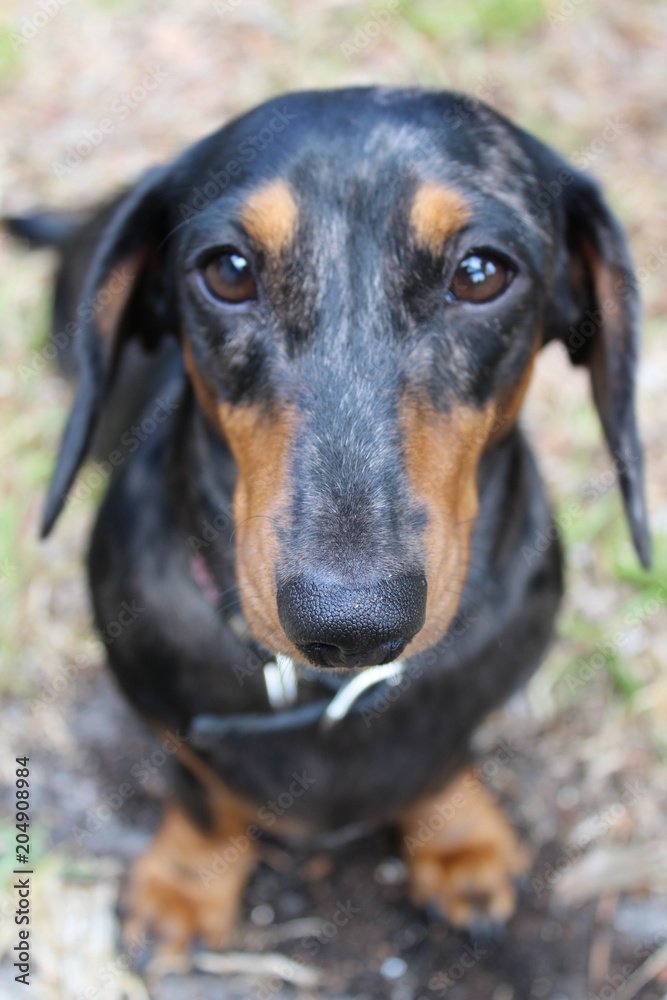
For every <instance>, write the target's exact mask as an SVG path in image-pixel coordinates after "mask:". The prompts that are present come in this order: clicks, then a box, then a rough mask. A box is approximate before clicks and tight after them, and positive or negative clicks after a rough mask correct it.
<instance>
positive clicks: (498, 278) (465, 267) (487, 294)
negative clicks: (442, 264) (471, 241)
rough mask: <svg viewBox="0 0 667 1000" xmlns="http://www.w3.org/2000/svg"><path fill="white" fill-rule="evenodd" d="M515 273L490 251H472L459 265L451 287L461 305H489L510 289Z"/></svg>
mask: <svg viewBox="0 0 667 1000" xmlns="http://www.w3.org/2000/svg"><path fill="white" fill-rule="evenodd" d="M514 274H515V272H514V269H513V268H512V267H511V266H510V265H509V264H508V263H506V261H504V260H503V259H502V257H500V256H499V255H498V254H496V253H493V252H492V251H490V250H473V251H471V252H470V253H469V254H467V256H465V257H464V258H463V260H462V261H461V262H460V263H459V265H458V267H457V268H456V271H455V273H454V277H453V278H452V282H451V284H450V286H449V296H450V297H451V299H452V300H456V301H458V302H476V303H481V302H490V301H491V300H492V299H496V298H498V296H499V295H501V294H502V293H503V292H504V291H505V289H506V288H508V287H509V285H510V283H511V281H512V279H513V278H514Z"/></svg>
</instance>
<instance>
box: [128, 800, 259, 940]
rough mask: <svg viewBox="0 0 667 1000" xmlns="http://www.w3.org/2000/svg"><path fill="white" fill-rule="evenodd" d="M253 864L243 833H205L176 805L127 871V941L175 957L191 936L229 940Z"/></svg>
mask: <svg viewBox="0 0 667 1000" xmlns="http://www.w3.org/2000/svg"><path fill="white" fill-rule="evenodd" d="M256 862H257V855H256V850H255V847H254V844H253V843H252V842H251V841H250V840H249V839H248V838H247V837H236V838H233V837H229V836H228V837H225V836H216V837H211V836H207V835H205V834H203V833H201V831H199V830H198V829H197V828H196V827H195V826H193V824H192V823H191V822H190V820H189V819H188V818H187V817H186V816H185V814H184V813H183V812H182V811H181V810H180V809H179V808H178V807H176V806H173V805H172V806H170V807H169V808H168V810H167V813H166V815H165V818H164V820H163V823H162V826H161V827H160V829H159V831H158V833H157V835H156V837H155V839H154V840H153V842H152V844H151V845H150V847H149V848H148V850H147V851H146V853H145V854H143V855H142V856H141V857H140V858H139V860H138V861H137V862H136V863H135V865H134V868H133V869H132V872H131V875H130V881H129V885H128V889H127V892H126V894H125V897H124V900H123V909H124V910H125V912H126V914H127V916H126V919H125V920H124V923H123V938H124V940H125V942H126V944H128V945H130V944H133V943H136V942H142V948H143V949H144V950H145V951H148V952H151V953H152V954H154V955H159V956H165V955H169V956H172V955H180V954H182V953H183V952H185V951H186V949H187V948H188V946H189V945H190V944H191V943H192V942H193V941H195V940H201V941H203V942H204V944H205V945H206V947H208V948H212V949H218V948H222V947H224V946H225V945H226V944H228V943H229V941H230V938H231V936H232V933H233V930H234V925H235V922H236V917H237V912H238V909H239V905H240V902H241V897H242V895H243V890H244V889H245V885H246V882H247V880H248V878H249V877H250V874H251V872H252V870H253V868H254V867H255V864H256Z"/></svg>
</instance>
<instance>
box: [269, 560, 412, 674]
mask: <svg viewBox="0 0 667 1000" xmlns="http://www.w3.org/2000/svg"><path fill="white" fill-rule="evenodd" d="M425 612H426V580H425V578H424V577H423V576H422V575H421V574H414V575H413V574H410V575H408V574H401V575H398V576H392V577H389V578H388V579H387V580H381V581H380V582H378V583H376V584H373V585H372V586H368V587H345V586H343V585H341V584H332V583H319V582H318V583H316V582H315V581H314V580H308V579H303V578H300V579H296V580H290V581H289V582H288V583H283V584H281V585H280V586H279V587H278V617H279V618H280V624H281V625H282V627H283V629H284V631H285V635H286V636H287V638H288V639H289V640H290V641H291V642H293V643H294V645H295V646H296V647H297V649H298V650H299V651H300V652H301V653H303V655H304V656H305V657H306V658H307V659H308V660H310V661H311V662H312V663H315V664H316V665H317V666H320V667H369V666H371V665H372V664H379V663H390V662H391V661H392V660H395V659H396V658H397V657H398V656H400V655H401V653H402V652H403V650H404V649H405V647H406V646H407V644H408V642H409V641H410V639H412V637H413V636H415V635H416V634H417V632H419V630H420V628H421V627H422V625H423V624H424V614H425Z"/></svg>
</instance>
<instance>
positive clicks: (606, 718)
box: [0, 0, 667, 1000]
mask: <svg viewBox="0 0 667 1000" xmlns="http://www.w3.org/2000/svg"><path fill="white" fill-rule="evenodd" d="M2 13H3V17H4V24H3V25H2V27H0V91H1V99H0V134H1V135H2V143H1V145H0V192H1V198H2V200H1V202H0V211H1V212H3V213H10V212H11V213H18V212H20V211H22V210H27V209H30V208H33V207H35V206H38V205H40V206H41V205H52V206H59V207H64V206H72V207H77V206H79V205H83V204H88V203H90V202H93V201H94V200H95V199H96V198H98V197H101V196H103V195H105V194H107V193H108V192H111V191H113V190H114V189H115V188H116V187H117V186H118V185H120V184H123V183H126V182H129V181H131V180H132V179H134V178H136V177H137V176H138V175H139V174H140V173H141V171H142V170H143V169H145V168H146V167H148V166H149V165H151V164H153V163H157V162H160V161H163V160H164V159H166V158H169V157H171V156H173V155H174V154H175V153H176V152H177V151H179V150H180V149H181V148H183V147H184V146H185V145H187V144H188V143H190V142H191V141H193V140H195V139H197V138H199V137H200V136H202V135H204V134H206V132H208V131H211V130H213V129H214V128H216V127H217V126H218V125H219V124H220V123H222V122H223V121H224V120H225V119H226V118H228V117H229V116H230V115H232V114H234V113H237V112H239V111H241V110H243V109H246V108H248V107H251V106H252V105H253V104H255V103H257V102H258V101H260V100H262V99H264V98H265V97H268V96H270V95H273V94H275V93H279V92H280V91H284V90H289V89H296V88H304V87H313V86H316V87H322V86H340V85H343V84H357V83H363V84H365V83H374V82H380V83H387V84H399V83H400V84H421V85H427V86H434V87H454V88H460V89H463V90H465V91H468V92H471V93H473V94H476V95H477V96H481V97H484V98H485V99H486V100H488V101H489V103H491V104H492V105H493V106H495V107H497V108H498V109H500V110H501V111H503V112H505V113H507V114H509V115H510V116H512V117H513V118H515V119H516V120H517V121H518V122H519V123H520V124H521V125H523V126H524V127H526V128H528V129H530V130H533V131H534V132H536V133H537V134H538V135H540V136H541V137H542V138H544V139H545V140H547V141H548V142H550V143H551V144H553V145H554V146H556V147H557V148H558V149H560V150H561V151H562V152H563V153H564V154H566V155H569V156H571V157H574V158H575V160H576V161H577V162H578V163H579V164H580V165H582V164H583V165H585V166H586V167H587V168H588V169H589V170H590V171H591V172H592V173H593V174H594V175H595V176H596V177H597V178H599V179H600V181H601V182H602V183H603V185H604V186H605V189H606V191H607V192H608V196H609V199H610V202H611V204H612V205H613V207H614V210H615V211H616V212H617V214H618V216H619V218H620V219H621V220H622V222H623V224H624V225H625V227H626V229H627V232H628V235H629V239H630V243H631V248H632V253H633V257H634V260H635V264H636V266H637V269H638V277H639V282H640V288H641V293H642V299H643V310H644V334H643V347H642V361H641V370H640V375H639V389H638V398H639V421H640V428H641V435H642V438H643V441H644V444H645V448H646V461H647V487H648V498H649V509H650V516H651V523H652V528H653V533H654V550H655V560H654V565H653V568H652V569H651V571H650V572H648V573H644V572H641V571H640V570H639V569H638V567H637V563H636V560H635V557H634V555H633V553H632V551H631V549H630V546H629V543H628V538H627V531H626V528H625V525H624V522H623V519H622V514H621V508H620V503H619V500H618V497H617V491H616V490H615V488H614V486H613V478H614V477H613V470H612V467H611V462H610V459H609V458H608V456H607V454H606V452H605V450H604V447H603V445H602V441H601V436H600V432H599V427H598V425H597V421H596V417H595V414H594V411H593V409H592V407H591V405H590V402H589V397H588V387H587V382H586V377H585V375H584V374H583V373H582V372H580V371H573V370H572V369H571V368H570V367H569V365H568V363H567V362H566V360H565V358H564V357H563V355H562V353H561V352H560V350H559V349H558V348H557V347H550V348H549V349H548V350H546V351H544V352H543V353H542V355H541V357H540V359H539V362H538V370H537V374H536V377H535V379H534V381H533V384H532V386H531V390H530V393H529V397H528V400H527V404H526V407H525V411H524V415H523V422H524V425H525V427H526V428H527V430H528V432H529V434H530V436H531V438H532V440H533V442H534V446H535V450H536V453H537V454H538V456H539V458H540V461H541V465H542V469H543V472H544V476H545V478H546V480H547V482H548V484H549V488H550V491H551V495H552V497H553V500H554V504H555V506H556V510H557V512H558V515H559V521H560V524H561V528H562V533H563V535H564V539H565V542H566V545H567V551H568V593H567V599H566V602H565V605H564V608H563V612H562V615H561V618H560V621H559V627H558V640H557V642H556V643H555V644H554V647H553V649H552V651H551V653H550V654H549V656H548V658H547V660H546V661H545V663H544V665H543V666H542V667H541V668H540V670H539V672H538V673H537V674H536V676H535V677H534V679H533V680H532V681H531V683H530V684H529V686H528V687H527V689H526V690H525V691H523V692H522V693H521V694H520V695H518V696H517V697H516V698H515V699H514V700H513V701H512V703H511V704H510V705H508V706H507V707H506V708H505V709H504V710H503V711H501V712H499V713H497V714H496V715H495V716H494V717H493V718H492V719H490V720H489V722H488V724H487V725H486V726H485V727H484V728H483V730H482V731H481V732H480V733H479V734H478V740H477V753H478V757H477V766H478V767H479V768H480V769H481V773H482V774H483V775H484V777H485V779H486V781H487V783H488V784H489V785H490V786H491V787H492V788H493V789H494V791H495V792H496V794H497V795H498V797H499V798H500V800H501V801H502V803H503V805H504V807H505V808H506V810H507V811H508V813H509V814H510V815H511V816H512V818H513V820H514V822H515V823H516V825H517V827H518V828H519V830H520V831H521V833H522V836H523V838H524V840H525V842H526V843H527V844H528V845H529V846H530V849H531V852H532V854H533V858H534V861H533V866H532V871H531V874H530V876H529V877H528V878H527V879H526V882H525V884H524V886H523V888H522V896H521V901H520V906H519V909H518V912H517V914H516V916H515V917H514V919H513V920H512V921H511V923H510V924H509V926H508V928H507V930H506V933H505V934H504V936H503V937H502V938H500V939H498V940H476V941H470V940H468V939H466V938H464V937H462V936H460V935H457V934H455V933H453V932H452V931H451V930H449V929H448V928H447V927H446V926H445V925H444V924H442V923H440V922H439V921H437V920H436V919H434V918H433V917H432V916H430V915H428V914H425V913H423V912H421V911H419V910H416V909H414V908H412V907H411V906H410V905H409V904H408V903H407V902H406V899H405V884H404V883H405V870H404V868H403V865H402V863H401V861H400V859H399V855H398V845H397V844H396V843H395V842H394V840H393V839H392V835H391V833H386V834H378V835H377V836H375V837H372V838H365V839H362V840H359V841H355V842H349V843H341V844H338V845H334V846H332V847H331V848H330V849H328V850H324V849H323V847H322V845H317V846H311V848H310V849H307V848H302V849H299V850H296V851H293V852H287V851H284V850H283V849H282V848H280V847H278V846H276V847H273V848H272V849H271V850H270V851H269V852H268V854H267V858H266V863H265V864H263V865H262V866H261V868H260V869H259V871H258V872H257V874H256V876H255V877H254V878H253V880H252V882H251V885H250V886H249V888H248V891H247V894H246V899H245V904H244V913H243V920H242V922H241V924H240V925H239V929H238V934H237V940H236V942H235V945H234V951H233V952H231V953H226V954H220V955H207V954H205V953H202V952H199V953H197V954H195V955H194V956H193V958H192V961H191V962H190V964H184V965H183V966H181V967H173V968H166V967H164V966H163V967H159V966H156V965H155V964H153V965H151V964H150V963H148V964H147V963H146V961H145V956H144V955H141V954H139V949H138V948H137V949H130V951H131V952H132V953H130V952H128V951H127V950H124V949H123V947H121V945H120V944H119V939H118V914H117V904H118V894H119V888H120V887H121V886H122V884H123V879H124V874H125V872H126V869H127V865H128V863H129V862H130V861H131V860H132V859H133V858H134V857H136V856H137V855H138V854H139V853H140V851H141V849H142V848H143V847H144V846H145V845H146V843H147V842H148V840H149V838H150V835H151V831H152V830H154V829H155V827H156V826H157V823H158V819H159V813H160V803H161V799H162V798H163V797H164V795H165V791H166V781H165V769H164V768H163V767H162V758H164V754H163V753H161V749H160V747H159V745H158V744H156V743H155V742H154V741H153V739H152V737H151V736H150V735H149V733H148V732H147V731H146V730H145V729H144V728H143V727H142V725H141V724H140V723H139V722H138V721H137V720H136V719H135V718H134V716H133V715H132V713H131V711H130V710H129V708H128V707H127V706H126V705H125V703H124V702H123V700H122V699H121V697H120V696H119V695H118V693H117V692H116V690H115V688H114V685H113V683H112V681H111V679H110V677H109V676H107V673H106V671H105V669H104V666H103V657H102V651H101V646H100V644H99V642H98V641H97V639H96V638H95V637H94V635H93V634H92V631H91V626H90V618H89V610H88V605H87V597H86V591H85V586H84V576H83V570H82V565H81V559H82V554H83V552H84V549H85V544H86V539H87V536H88V532H89V528H90V524H91V520H92V517H93V513H94V506H95V503H94V499H91V501H90V502H87V503H84V504H79V505H76V506H74V507H72V508H70V509H68V510H67V512H66V513H65V516H64V517H63V519H62V520H61V522H60V523H59V524H58V527H57V530H56V531H55V533H54V534H53V536H52V537H51V538H49V539H48V541H47V542H45V543H39V542H38V541H37V524H38V520H39V513H40V508H41V505H42V502H43V497H44V491H45V487H46V484H47V482H48V477H49V474H50V470H51V468H52V463H53V456H54V454H55V449H56V447H57V441H58V438H59V434H60V431H61V429H62V426H63V421H64V418H65V414H66V409H67V403H68V399H69V389H68V387H67V385H66V384H65V382H64V381H63V380H62V379H61V378H60V377H59V376H58V374H57V372H56V371H55V370H54V369H53V367H52V366H51V365H50V363H49V362H48V358H47V357H46V355H45V353H44V345H45V344H46V343H47V340H46V337H47V329H48V309H49V276H50V274H51V273H52V268H53V260H52V258H51V257H50V255H49V254H48V253H36V254H28V253H27V251H25V250H24V249H23V248H21V247H18V246H16V245H15V244H13V243H12V242H11V241H10V240H9V239H8V238H6V237H4V236H0V315H1V316H2V326H1V331H0V337H1V339H2V354H1V357H0V419H1V421H2V423H1V426H2V434H1V435H0V467H1V469H2V506H1V508H0V630H1V632H0V635H1V641H2V661H1V664H0V694H1V697H2V726H1V729H0V1000H5V998H7V1000H13V998H14V997H22V996H25V995H26V992H27V995H29V996H33V997H35V998H38V1000H60V998H65V1000H82V998H87V1000H142V998H143V1000H145V998H146V997H147V996H149V997H151V998H152V1000H176V998H179V1000H180V998H182V997H186V998H188V1000H209V998H211V1000H213V998H215V1000H236V998H239V1000H241V998H242V1000H247V998H252V1000H263V998H269V997H277V998H285V1000H288V998H292V997H294V998H300V1000H306V998H321V1000H371V998H373V1000H374V998H390V1000H436V998H438V997H442V996H447V997H448V998H449V997H451V998H452V1000H464V998H465V1000H532V998H536V1000H538V998H544V1000H591V998H598V1000H611V998H614V1000H632V998H635V997H636V998H641V1000H660V998H663V1000H664V998H665V997H667V794H666V793H667V673H666V671H665V664H666V663H667V614H665V600H666V599H667V451H666V449H665V447H664V441H665V438H666V436H667V408H666V407H665V406H664V400H665V397H666V396H667V338H665V332H666V327H667V280H666V279H667V194H666V190H667V185H666V184H665V177H666V172H667V171H666V168H667V130H666V128H665V126H666V123H667V86H666V84H667V68H666V67H667V9H666V8H665V7H664V5H663V6H660V5H658V4H657V3H653V2H649V0H609V2H604V0H554V2H549V3H547V2H546V0H545V2H544V3H542V2H540V0H507V2H495V0H479V2H474V3H470V2H465V0H450V2H448V3H441V2H437V0H422V2H419V0H417V2H414V3H407V2H405V3H397V2H391V3H390V2H389V0H378V2H376V3H375V4H372V5H368V6H365V5H362V4H359V3H350V2H346V0H321V2H318V3H310V4H309V3H306V2H305V0H285V2H273V3H269V2H262V0H218V2H216V3H203V2H201V0H193V2H191V3H189V4H188V5H185V4H179V3H177V2H176V0H167V2H164V3H157V2H148V0H134V2H130V0H93V2H89V3H85V4H84V3H83V2H81V0H69V2H63V0H25V2H20V0H4V3H3V7H2ZM102 119H106V120H107V121H110V122H111V127H110V128H107V130H106V131H105V132H104V133H103V138H102V139H101V141H99V142H91V141H87V142H86V141H84V140H86V137H88V140H90V136H91V135H92V136H94V137H97V134H98V126H99V123H100V122H101V120H102ZM573 502H578V503H579V508H580V510H579V513H578V514H577V515H576V516H571V515H569V514H568V510H569V509H570V505H571V504H572V503H573ZM612 637H614V638H612ZM499 747H502V748H504V752H503V754H502V755H499V753H498V750H499ZM22 755H28V756H29V757H30V768H31V777H30V781H31V817H32V826H31V834H32V843H33V849H34V852H35V853H34V855H33V857H34V865H35V875H34V882H33V888H32V903H33V924H32V932H33V934H32V951H33V963H32V979H31V985H30V986H29V987H28V988H27V991H26V987H24V986H21V985H19V984H16V983H15V981H14V975H15V972H14V970H13V968H12V962H13V961H14V959H13V958H12V955H13V951H12V949H13V948H14V945H15V944H16V943H17V937H16V934H17V929H18V928H17V926H16V925H15V923H14V910H15V908H16V896H15V894H14V892H13V890H12V888H11V887H12V883H13V876H12V870H13V867H14V849H15V840H14V837H15V833H16V831H15V829H14V825H13V823H14V820H13V800H14V795H13V789H14V778H15V766H16V765H15V758H16V757H17V756H22ZM151 755H153V756H151ZM501 756H502V763H499V761H500V759H501ZM146 757H148V758H149V760H152V761H153V763H152V764H151V766H150V767H149V768H147V769H146V768H145V769H144V770H143V771H142V770H139V771H137V769H136V765H137V762H138V761H141V760H142V759H145V758H146ZM128 785H129V789H130V792H129V793H128V794H125V795H122V796H119V795H118V789H119V788H121V786H124V787H126V788H127V787H128ZM119 797H120V798H121V799H122V802H121V803H120V804H119V802H118V799H119Z"/></svg>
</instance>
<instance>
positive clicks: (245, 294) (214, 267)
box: [202, 247, 257, 305]
mask: <svg viewBox="0 0 667 1000" xmlns="http://www.w3.org/2000/svg"><path fill="white" fill-rule="evenodd" d="M202 273H203V277H204V283H205V285H206V287H207V289H208V291H209V292H210V293H211V295H213V296H214V297H215V298H216V299H220V300H221V301H222V302H230V303H232V304H233V305H237V304H239V303H241V302H248V301H250V300H251V299H255V298H257V282H256V281H255V276H254V275H253V273H252V269H251V267H250V264H249V263H248V261H247V260H246V258H245V257H244V256H243V254H241V253H238V252H237V251H236V250H234V248H233V247H230V248H228V249H226V250H220V251H218V252H217V253H216V254H215V256H213V257H210V258H209V260H208V262H207V263H206V265H205V266H204V269H203V272H202Z"/></svg>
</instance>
